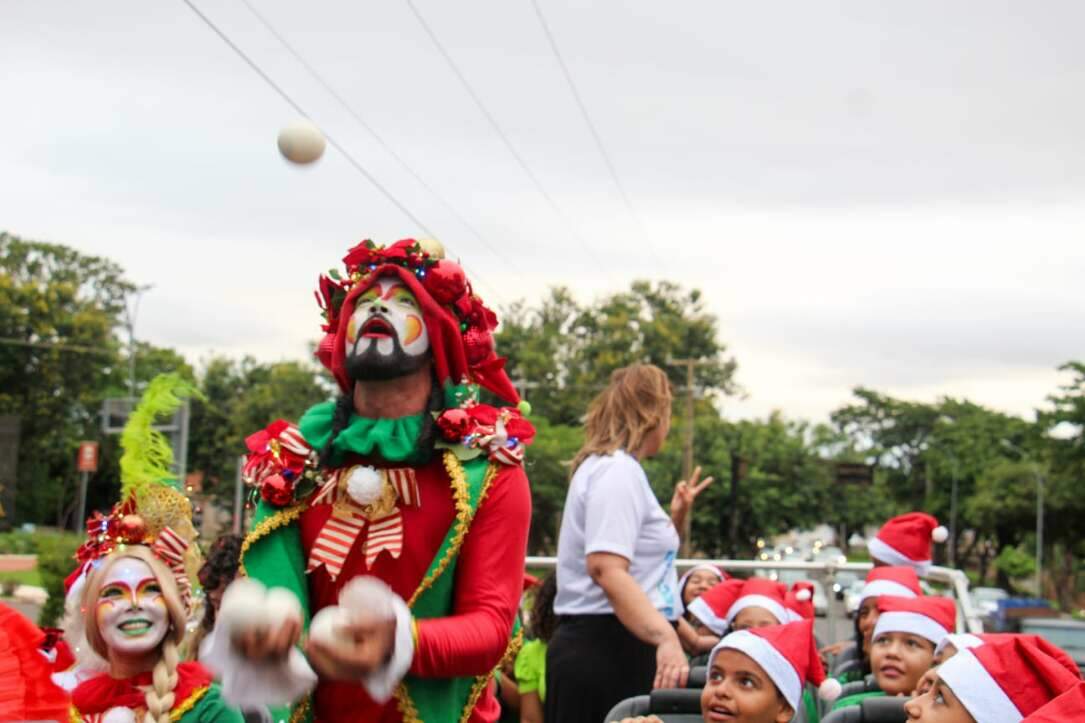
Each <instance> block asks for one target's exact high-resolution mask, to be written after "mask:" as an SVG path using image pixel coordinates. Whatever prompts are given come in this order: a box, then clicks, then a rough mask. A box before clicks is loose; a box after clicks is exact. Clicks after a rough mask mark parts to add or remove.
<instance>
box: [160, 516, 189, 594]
mask: <svg viewBox="0 0 1085 723" xmlns="http://www.w3.org/2000/svg"><path fill="white" fill-rule="evenodd" d="M151 549H152V550H153V551H154V554H155V555H156V556H158V559H159V560H161V561H162V562H164V563H166V566H167V567H169V569H170V571H171V572H173V576H174V578H176V579H177V590H178V592H180V593H181V601H182V602H183V603H184V605H185V608H186V609H187V608H188V606H189V600H190V598H191V597H192V583H190V582H189V580H188V574H187V573H186V572H185V551H186V550H188V542H186V541H185V540H184V538H182V537H181V536H180V535H178V534H177V533H176V532H174V531H173V530H171V529H170V528H169V527H163V528H162V531H161V532H159V533H158V538H157V539H155V541H154V545H152V546H151Z"/></svg>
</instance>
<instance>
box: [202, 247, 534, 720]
mask: <svg viewBox="0 0 1085 723" xmlns="http://www.w3.org/2000/svg"><path fill="white" fill-rule="evenodd" d="M343 263H344V265H345V267H346V268H345V273H339V272H336V271H331V272H329V273H328V275H326V276H323V277H321V279H320V286H319V291H318V294H317V298H318V302H319V303H320V306H321V308H322V312H323V317H324V322H325V323H324V326H323V330H324V332H325V337H324V339H323V341H322V342H321V343H320V344H319V347H318V349H317V352H316V355H317V358H318V359H319V360H320V361H321V363H322V364H324V366H326V367H327V368H328V369H329V370H330V371H331V372H332V374H333V376H334V377H335V380H336V382H337V383H338V386H339V391H340V393H341V394H340V396H339V398H338V400H336V401H333V402H327V403H324V404H318V405H317V406H315V407H313V408H311V409H309V410H308V411H307V412H305V414H304V415H303V416H302V417H301V420H300V422H299V423H298V426H294V425H292V424H288V423H286V422H283V421H279V422H276V423H274V424H272V425H271V426H269V427H268V428H266V429H265V430H263V431H261V432H257V433H256V434H254V435H252V436H251V437H249V439H248V440H247V444H248V447H249V450H250V456H249V460H248V463H247V466H246V469H245V474H246V479H247V481H248V482H249V483H250V484H252V485H253V486H255V487H256V488H258V489H259V494H260V497H261V501H260V502H259V505H258V508H257V510H256V516H255V519H254V526H253V528H252V531H251V532H250V533H249V535H248V537H247V538H246V540H245V542H244V543H243V546H242V569H243V573H244V575H246V576H247V577H248V578H249V580H248V581H246V580H241V581H238V582H235V583H234V585H238V584H239V583H241V584H243V585H246V586H249V587H248V589H247V590H245V591H243V593H237V594H234V595H232V594H231V593H232V592H233V588H231V589H230V590H227V591H226V594H225V596H224V598H223V602H222V610H223V611H224V612H223V615H224V617H226V618H229V619H230V620H233V621H234V622H233V623H232V624H231V626H230V628H229V629H228V630H227V631H225V632H223V631H220V630H216V632H215V634H214V637H215V638H216V641H215V643H214V645H213V646H212V648H213V650H215V651H218V652H216V653H214V654H213V656H212V657H214V658H216V659H221V661H222V662H221V667H222V668H223V670H224V677H223V687H224V692H225V693H226V695H227V696H228V699H230V700H233V701H237V702H248V700H249V698H248V697H247V696H248V695H249V694H250V693H251V692H252V691H260V693H261V694H263V693H266V692H267V691H268V690H269V689H270V688H269V685H268V680H269V679H270V677H274V676H276V675H277V676H279V677H278V678H277V679H278V680H280V681H287V682H289V681H288V679H289V676H283V674H282V669H281V666H283V665H287V664H289V661H290V658H291V655H292V654H293V653H296V652H297V650H296V649H295V648H294V646H295V645H296V644H298V643H299V642H300V640H301V633H302V630H301V628H302V627H303V625H305V624H307V623H308V622H309V620H310V616H311V615H312V616H315V617H313V619H312V625H311V627H310V629H309V636H308V639H307V640H306V641H305V643H304V646H303V647H304V651H305V656H306V658H307V661H308V663H309V664H310V665H311V666H312V668H313V669H314V670H315V671H316V673H317V674H318V675H319V684H318V685H317V686H316V688H315V690H314V691H313V692H312V694H311V695H308V696H304V697H301V698H300V699H297V700H295V701H294V703H293V706H292V710H291V711H290V712H289V715H290V717H291V718H292V719H293V720H317V721H331V722H336V721H360V720H366V721H427V722H433V721H436V722H440V721H494V720H496V719H497V717H498V714H499V710H498V705H497V701H496V699H495V697H494V694H493V691H492V688H493V686H491V685H489V681H490V678H491V674H492V672H493V671H494V669H495V668H496V667H497V666H498V665H499V664H500V663H501V662H502V660H505V659H506V658H507V657H508V658H509V659H511V656H513V655H515V652H516V649H517V648H518V645H519V632H518V631H514V621H515V617H516V611H517V606H518V604H519V600H520V592H521V590H520V587H521V580H522V577H523V569H524V557H525V553H526V547H527V534H528V526H529V523H530V518H531V497H530V492H529V488H528V481H527V477H526V475H525V474H524V471H523V466H522V464H523V457H524V448H525V446H526V445H527V444H529V443H530V442H531V440H532V437H533V436H534V429H533V427H532V426H531V424H530V423H528V422H527V421H526V420H525V419H524V418H523V416H522V415H521V412H523V413H526V412H527V411H528V407H527V404H526V403H523V402H519V397H518V395H517V393H516V390H515V389H514V388H513V386H512V384H511V382H510V381H509V379H508V377H507V376H506V374H505V372H504V359H502V358H500V357H498V356H497V355H496V353H495V351H494V347H493V336H492V334H493V330H494V329H495V327H496V326H497V318H496V316H495V315H494V313H493V312H492V311H490V309H488V308H487V307H486V306H484V305H483V303H482V300H481V299H480V298H479V297H478V296H476V295H475V294H474V293H473V291H472V289H471V286H470V284H469V283H468V282H467V280H466V278H465V275H464V272H463V270H462V269H461V268H460V266H459V265H457V264H455V263H453V262H451V261H449V260H447V259H445V258H444V251H443V249H442V248H441V247H440V244H438V243H436V242H433V241H427V242H424V243H419V242H417V241H414V240H404V241H399V242H397V243H394V244H392V245H390V246H388V247H383V246H379V245H376V244H374V243H373V242H370V241H365V242H363V243H361V244H359V245H358V246H356V247H354V248H352V249H351V250H350V251H349V252H348V253H347V255H346V257H345V258H344V259H343ZM480 389H481V390H484V391H485V392H487V393H489V394H490V395H491V396H492V397H496V398H498V399H500V400H503V401H504V402H505V403H508V404H513V405H516V406H515V407H495V406H490V405H488V404H483V403H481V402H480V401H479V393H480ZM252 580H256V581H259V582H260V583H262V584H263V585H266V586H268V587H269V588H273V589H275V588H286V589H288V590H290V591H292V592H293V593H294V594H295V595H296V596H297V598H298V600H299V601H300V602H301V604H302V608H303V610H304V619H303V620H302V621H293V620H287V621H276V620H272V621H271V622H270V623H269V624H264V623H260V622H253V621H250V619H249V618H248V617H247V616H246V615H245V614H244V612H243V611H244V610H245V608H246V607H248V608H249V609H251V608H252V607H254V601H255V604H256V605H258V604H259V597H258V592H257V591H254V590H253V589H252V585H254V583H253V582H252ZM224 635H228V636H229V640H228V641H226V642H223V640H222V638H223V637H224ZM224 648H225V649H226V650H225V652H223V650H224ZM220 656H221V657H220ZM251 702H256V701H251ZM265 702H266V700H265ZM284 718H286V714H285V713H283V714H280V711H276V715H275V719H276V720H281V719H284Z"/></svg>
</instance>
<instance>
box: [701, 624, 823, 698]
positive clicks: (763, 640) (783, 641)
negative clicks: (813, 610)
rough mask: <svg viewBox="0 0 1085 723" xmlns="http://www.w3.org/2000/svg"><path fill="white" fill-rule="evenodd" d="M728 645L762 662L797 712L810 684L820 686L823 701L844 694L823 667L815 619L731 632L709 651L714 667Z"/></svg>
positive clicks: (709, 664)
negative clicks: (815, 634) (826, 674)
mask: <svg viewBox="0 0 1085 723" xmlns="http://www.w3.org/2000/svg"><path fill="white" fill-rule="evenodd" d="M724 648H728V649H730V650H737V651H739V652H740V653H744V654H745V655H747V656H749V657H750V658H751V659H753V661H754V662H755V663H757V664H758V665H760V666H761V668H762V669H763V670H764V671H765V674H766V675H768V676H769V677H770V678H772V682H773V683H775V684H776V689H777V690H778V691H779V692H780V695H782V696H783V697H784V698H785V699H786V700H787V702H788V704H789V705H790V706H791V709H792V710H794V711H796V712H797V711H799V710H800V706H801V704H802V691H803V687H804V686H805V685H806V684H807V683H812V684H813V685H816V686H818V696H819V697H820V698H821V699H822V700H826V701H832V700H835V699H836V698H837V697H838V696H839V695H840V688H841V686H840V683H839V682H838V681H836V680H833V679H832V678H826V677H825V669H824V668H822V667H821V657H820V656H819V655H818V650H817V643H816V642H815V641H814V621H813V620H797V621H795V622H791V623H787V624H785V625H770V626H769V627H766V628H751V629H749V630H740V631H738V632H736V633H731V634H730V635H728V636H727V637H725V638H724V639H723V640H721V641H720V642H719V643H717V644H716V647H715V648H713V649H712V652H711V653H710V654H709V656H708V667H709V668H710V669H711V667H712V662H713V661H714V660H715V658H716V655H717V654H718V653H719V651H721V650H723V649H724Z"/></svg>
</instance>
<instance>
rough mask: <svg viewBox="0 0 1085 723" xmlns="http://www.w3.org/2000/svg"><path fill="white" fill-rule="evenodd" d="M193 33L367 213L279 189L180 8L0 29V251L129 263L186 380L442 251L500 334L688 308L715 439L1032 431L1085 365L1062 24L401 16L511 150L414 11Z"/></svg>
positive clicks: (782, 5) (324, 183) (57, 0)
mask: <svg viewBox="0 0 1085 723" xmlns="http://www.w3.org/2000/svg"><path fill="white" fill-rule="evenodd" d="M191 1H192V3H193V4H195V5H196V6H197V7H198V8H199V9H200V11H201V12H203V13H204V14H206V16H207V17H208V18H209V19H210V20H211V21H212V22H213V23H214V24H215V25H217V26H218V27H219V28H220V29H221V31H222V32H223V33H224V34H225V35H226V36H227V37H229V38H230V40H231V41H232V42H233V43H235V44H236V45H237V46H238V47H239V48H241V49H242V50H243V51H244V52H245V53H246V54H247V55H249V56H250V57H251V58H252V60H253V61H254V62H255V63H256V64H257V65H258V66H259V67H260V68H261V69H262V70H263V71H264V72H265V73H266V74H267V76H268V77H270V78H271V79H272V80H273V81H274V82H275V83H276V84H277V85H278V86H279V87H280V88H282V89H283V90H284V91H285V92H286V93H287V94H288V95H289V96H290V97H291V98H292V99H293V100H294V102H295V103H296V104H297V105H298V106H299V107H300V108H301V109H302V111H303V112H304V113H305V115H307V116H308V117H310V118H311V119H312V120H313V121H314V122H315V123H316V124H317V125H318V126H320V127H321V129H322V130H323V131H324V133H325V134H326V135H327V136H328V137H329V138H331V139H333V140H334V141H336V143H337V144H338V145H339V146H340V148H342V149H344V150H345V151H346V152H347V153H349V154H350V157H351V158H352V159H353V160H354V161H355V162H356V163H357V164H358V165H360V166H361V167H362V168H364V169H365V171H366V173H367V174H368V175H369V177H370V178H372V179H375V180H376V181H377V183H379V184H380V186H381V188H383V189H385V191H386V192H387V195H386V194H384V193H382V192H381V191H380V190H378V189H377V188H376V187H375V186H374V184H373V183H371V182H370V180H368V179H367V178H366V177H365V175H363V174H362V173H361V172H359V170H358V169H357V168H356V167H355V166H354V165H352V163H351V162H350V160H348V158H347V157H346V156H344V155H343V154H342V153H341V152H340V151H339V150H337V149H336V148H332V147H329V149H328V151H327V152H326V154H325V156H324V157H323V158H322V159H321V160H319V161H318V162H317V163H314V164H312V165H310V166H295V165H292V164H290V163H288V162H286V161H285V160H284V159H283V158H282V157H281V156H280V155H279V153H278V151H277V149H276V145H275V139H276V135H277V133H278V131H279V130H280V129H281V128H282V127H283V126H285V125H287V124H289V123H291V122H292V121H294V120H295V119H296V118H298V116H299V112H298V111H297V110H296V109H294V108H292V107H291V106H290V105H289V104H288V103H287V102H286V101H284V100H283V99H282V98H281V97H280V96H279V95H277V94H276V92H275V91H274V90H272V89H271V88H270V87H269V86H268V84H267V83H265V81H264V80H262V79H261V78H260V77H259V76H258V75H257V74H256V73H255V72H254V71H253V70H252V69H251V68H250V67H249V66H248V65H246V64H245V63H244V61H242V60H241V59H240V58H239V57H238V56H237V55H236V54H235V53H234V51H233V50H231V49H230V47H229V46H228V45H227V44H226V43H225V42H223V40H222V39H221V38H220V37H219V36H218V35H216V34H215V33H214V32H213V31H212V30H211V29H210V28H209V27H208V26H207V25H206V24H205V23H204V22H203V21H202V20H201V19H200V18H199V17H198V16H197V15H196V14H195V13H194V12H193V11H192V10H191V8H190V7H189V6H188V5H186V4H185V2H183V1H182V0H169V1H167V2H155V3H148V2H143V1H137V0H107V2H104V3H72V2H66V1H62V0H5V2H4V3H3V4H2V5H0V68H2V72H0V132H2V138H3V139H4V141H3V142H2V143H0V229H3V230H6V231H8V232H10V233H14V234H16V235H18V236H21V237H24V238H29V239H35V240H41V241H50V242H57V243H63V244H66V245H69V246H72V247H75V248H77V249H79V250H80V251H83V252H86V253H91V254H96V255H102V256H107V257H110V258H112V259H115V260H116V261H118V262H119V263H120V264H121V265H122V266H123V267H124V268H125V270H126V272H127V273H128V275H129V277H130V278H131V279H132V280H134V281H136V282H138V283H140V284H150V285H152V288H151V289H150V290H149V291H147V292H146V293H145V294H144V295H143V298H142V301H141V304H140V308H139V316H138V321H137V328H136V332H137V336H138V337H139V338H141V339H145V340H148V341H151V342H153V343H155V344H158V345H163V346H170V347H174V348H176V349H178V350H180V351H181V352H182V353H184V354H185V355H186V356H187V357H188V358H189V359H190V360H191V361H193V362H194V363H196V364H198V363H199V362H200V360H205V359H207V358H208V357H209V355H211V354H227V355H234V356H240V355H242V354H251V355H254V356H256V357H257V358H259V359H263V360H269V361H271V360H279V359H297V358H301V357H302V356H304V355H305V354H306V353H307V351H306V350H307V344H308V343H309V342H310V341H312V340H313V339H315V338H316V337H317V336H318V324H319V319H318V317H317V315H316V311H315V306H314V304H313V302H312V294H311V291H312V289H313V288H314V287H315V282H316V278H317V276H318V274H319V273H321V272H322V271H325V270H326V269H328V268H331V267H332V266H338V261H339V259H341V258H342V256H343V253H344V251H345V250H346V249H347V248H348V247H350V246H352V245H354V244H355V243H357V242H358V241H359V240H361V239H363V238H373V239H375V240H379V241H385V242H390V241H394V240H396V239H399V238H404V237H410V236H414V237H425V236H430V235H435V236H436V237H438V238H439V239H441V240H442V242H443V243H444V244H445V245H446V247H447V248H448V249H449V252H450V255H452V256H454V257H457V258H460V259H461V260H462V261H463V263H464V264H465V266H466V268H467V270H468V273H469V275H470V277H471V278H472V279H473V280H474V283H475V285H476V287H477V288H478V290H479V291H480V292H481V293H482V295H483V296H484V297H485V298H486V299H487V301H488V302H490V303H491V305H494V306H497V307H501V306H505V305H507V304H509V303H510V302H512V301H514V300H516V299H524V300H526V301H527V302H528V303H529V304H531V303H536V302H538V301H539V300H540V299H541V298H542V297H543V295H544V294H545V293H546V291H547V289H548V288H549V287H551V286H554V285H559V284H560V285H566V286H569V287H570V288H571V289H573V291H574V292H575V294H576V295H577V296H578V298H580V299H581V300H582V301H585V302H587V301H591V300H593V299H596V298H598V297H600V296H601V295H604V294H607V293H612V292H614V291H618V290H621V289H625V288H628V285H629V283H630V282H631V281H633V280H634V279H640V278H648V279H662V278H666V279H670V280H673V281H677V282H679V283H681V284H683V285H685V286H687V287H697V288H700V289H702V290H703V291H704V293H705V295H706V299H707V305H708V308H709V309H710V310H711V311H712V312H713V313H715V314H716V315H717V316H718V318H719V326H720V336H721V340H722V341H723V342H724V343H725V344H726V345H727V347H728V350H729V353H731V354H733V355H734V356H735V358H736V359H737V361H738V363H739V369H738V378H737V379H738V382H739V384H741V386H742V387H743V388H744V389H745V392H746V394H745V396H744V397H743V398H741V399H739V398H735V399H726V400H724V402H723V408H724V413H725V415H726V416H729V417H736V418H739V417H742V418H746V417H756V416H762V415H765V414H768V413H769V412H771V411H772V410H777V409H778V410H782V411H783V412H784V413H785V414H786V415H788V416H790V417H798V418H806V419H811V420H815V421H821V420H824V419H825V418H826V416H827V415H828V414H829V412H830V411H831V410H833V409H834V408H836V407H839V406H840V405H842V404H844V403H847V402H848V401H849V399H850V390H851V389H852V388H853V387H855V386H858V385H863V386H869V387H874V388H877V389H879V390H882V391H884V392H887V393H890V394H894V395H898V396H902V397H906V398H909V399H917V400H934V399H936V398H937V397H939V396H941V395H951V396H957V397H968V398H971V399H972V400H973V401H976V402H979V403H983V404H986V405H988V406H991V407H994V408H997V409H1002V410H1006V411H1009V412H1013V413H1017V414H1024V415H1029V414H1030V413H1031V412H1032V410H1034V409H1035V408H1037V407H1040V406H1043V405H1044V403H1045V402H1044V400H1045V397H1046V395H1048V394H1050V393H1052V392H1054V391H1056V389H1057V387H1058V385H1059V383H1060V382H1061V381H1064V380H1065V377H1064V376H1062V375H1060V374H1059V373H1058V372H1057V371H1056V368H1057V366H1058V365H1059V364H1061V363H1063V362H1065V361H1068V360H1070V359H1081V358H1085V353H1083V350H1082V346H1081V337H1080V330H1081V329H1082V328H1085V283H1082V279H1083V278H1085V251H1083V246H1085V244H1083V238H1082V236H1083V229H1085V134H1083V133H1082V132H1081V129H1082V128H1085V94H1083V93H1082V92H1081V89H1082V88H1085V44H1082V43H1081V42H1080V29H1081V28H1082V27H1085V4H1082V3H1080V2H1076V1H1075V0H1068V1H1065V2H1061V1H1056V0H1050V1H1049V2H1044V3H1017V2H1009V1H1008V0H1002V1H999V0H985V1H983V2H979V1H971V0H969V1H961V2H955V3H944V2H932V1H927V0H915V1H912V2H907V3H903V2H875V1H873V0H856V1H854V2H818V3H810V2H801V1H800V0H793V1H790V2H763V3H738V2H719V0H712V1H707V0H706V1H703V2H693V1H689V2H671V3H660V2H648V1H647V0H627V1H625V2H617V1H616V0H591V1H590V2H589V1H588V0H581V1H579V2H568V1H566V0H535V3H537V5H536V4H534V3H533V1H532V0H512V1H509V0H503V1H501V2H498V1H497V0H485V1H484V0H463V1H461V2H456V3H448V2H438V1H437V0H411V3H413V8H415V9H416V10H417V12H418V14H419V15H421V17H422V18H423V19H424V21H425V23H426V25H428V27H429V28H430V29H431V30H432V32H433V34H434V35H435V36H436V37H437V38H438V39H439V40H440V42H441V43H442V44H443V46H444V47H445V49H446V50H447V53H448V55H449V57H451V58H452V60H453V62H454V63H455V64H456V66H457V68H458V69H459V71H460V73H462V76H463V77H464V78H466V80H467V82H468V83H469V85H470V87H471V93H474V95H475V97H477V98H478V99H479V100H480V101H481V103H482V105H483V106H484V107H485V109H486V113H488V114H489V116H490V117H491V118H492V119H493V121H494V123H496V126H497V128H498V129H499V130H500V132H498V130H495V128H494V126H493V125H492V124H491V123H490V122H489V121H488V120H487V116H486V115H484V114H483V112H482V111H481V110H480V108H479V106H478V105H476V103H475V101H474V100H473V99H472V95H471V93H469V92H468V90H467V89H465V87H464V86H463V85H462V84H461V82H460V80H459V79H458V76H457V74H456V72H455V71H454V70H453V69H452V67H450V65H449V64H448V62H447V61H446V58H445V57H444V56H443V55H442V54H441V52H439V51H438V49H437V48H436V47H435V45H434V44H433V41H432V39H431V38H430V37H429V35H428V34H427V32H426V30H425V29H424V27H423V25H422V24H421V23H420V22H419V19H418V17H417V16H416V15H415V13H414V12H413V11H412V4H411V3H408V2H406V1H404V0H374V1H373V2H365V3H344V2H331V1H330V0H314V1H310V2H306V3H296V2H286V1H285V0H247V2H246V0H191ZM536 7H537V8H538V9H539V11H540V12H541V15H542V17H543V18H545V21H546V23H547V26H548V27H549V29H550V31H551V33H552V37H553V39H554V42H555V44H556V46H557V48H558V50H559V52H560V53H561V57H562V59H563V60H564V62H565V64H566V66H567V68H568V70H569V76H570V77H571V79H572V83H573V85H574V87H575V88H576V89H577V91H578V92H579V95H580V97H581V98H582V99H583V104H584V107H585V109H586V111H587V115H588V117H589V118H590V120H591V123H592V125H593V126H594V128H595V131H596V133H597V134H598V138H599V139H600V144H601V146H602V147H603V148H604V149H605V150H606V152H607V157H608V158H609V159H610V162H611V163H612V165H613V168H614V175H613V176H612V175H611V174H610V173H609V172H608V166H607V161H606V159H605V158H604V156H603V154H602V153H601V152H600V148H599V145H597V144H596V143H595V142H594V141H593V135H592V130H591V128H590V127H589V126H588V124H587V123H586V122H585V118H584V116H583V115H581V113H580V111H579V109H578V106H577V103H576V99H575V97H574V95H573V93H572V91H571V89H570V86H569V84H568V83H567V82H566V79H565V76H564V75H563V74H562V68H561V65H560V64H559V62H558V60H557V58H556V57H555V55H554V52H553V50H552V49H551V46H550V45H549V44H548V41H547V36H546V34H545V33H544V30H543V26H542V24H541V23H540V18H539V15H538V14H537V13H536ZM254 9H255V11H256V13H258V14H259V16H260V17H263V18H264V19H265V20H266V21H267V22H268V23H270V25H271V27H272V28H273V29H274V32H273V31H272V30H269V29H268V27H266V26H265V25H263V24H262V23H261V21H260V19H259V17H258V15H257V14H256V13H254V12H253V10H254ZM276 34H278V36H279V37H281V38H283V39H285V40H286V41H287V42H288V43H289V44H290V45H291V46H292V47H293V48H294V49H295V50H296V52H297V53H298V54H299V55H300V56H301V58H302V59H303V60H304V63H305V64H308V66H309V67H311V68H313V69H315V70H316V72H317V73H318V75H319V76H320V77H321V78H322V79H323V80H324V82H325V83H326V84H327V85H328V87H330V88H331V92H329V91H328V89H327V88H325V87H322V85H321V84H320V83H319V82H317V81H316V80H314V78H313V77H312V76H311V75H309V74H308V72H307V70H306V67H305V65H303V64H302V63H301V62H299V60H298V58H297V57H295V56H294V55H292V54H291V53H290V52H289V51H288V50H287V49H286V48H284V46H283V45H282V43H281V42H280V40H279V38H278V37H276ZM337 97H338V98H340V99H342V100H343V101H345V103H346V107H344V105H343V104H341V103H340V102H339V100H337ZM359 121H360V122H359ZM363 124H364V125H363ZM367 128H368V129H369V130H367ZM371 131H372V132H371ZM503 139H504V140H503ZM506 140H507V143H506ZM510 146H511V148H512V149H513V151H510ZM514 153H515V154H516V155H514ZM517 157H519V158H520V159H522V162H523V164H521V163H520V162H518V161H517ZM524 166H526V167H527V169H528V171H527V172H525V169H524ZM529 173H530V175H529ZM615 177H616V178H617V181H618V183H616V182H615ZM532 178H534V179H536V181H537V182H535V181H533V180H532ZM618 184H620V187H619V185H618ZM540 189H542V190H541V191H540ZM623 191H624V194H625V196H626V198H628V201H629V203H628V204H626V203H625V202H624V201H623V195H622V194H623ZM389 196H390V197H392V198H394V199H395V202H392V201H390V200H389ZM402 208H405V209H407V211H408V213H404V212H403V210H402Z"/></svg>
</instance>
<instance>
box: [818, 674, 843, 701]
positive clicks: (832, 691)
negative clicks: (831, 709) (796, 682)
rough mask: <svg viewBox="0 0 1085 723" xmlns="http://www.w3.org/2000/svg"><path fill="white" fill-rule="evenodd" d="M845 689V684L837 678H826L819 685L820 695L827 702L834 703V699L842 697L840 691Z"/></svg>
mask: <svg viewBox="0 0 1085 723" xmlns="http://www.w3.org/2000/svg"><path fill="white" fill-rule="evenodd" d="M843 690H844V686H842V685H840V681H839V680H837V679H836V678H826V679H825V680H823V681H822V682H821V685H819V686H818V697H819V698H821V699H822V700H823V701H825V702H826V703H832V702H833V701H834V700H836V699H837V698H839V697H840V693H841V692H842V691H843Z"/></svg>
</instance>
